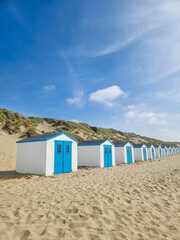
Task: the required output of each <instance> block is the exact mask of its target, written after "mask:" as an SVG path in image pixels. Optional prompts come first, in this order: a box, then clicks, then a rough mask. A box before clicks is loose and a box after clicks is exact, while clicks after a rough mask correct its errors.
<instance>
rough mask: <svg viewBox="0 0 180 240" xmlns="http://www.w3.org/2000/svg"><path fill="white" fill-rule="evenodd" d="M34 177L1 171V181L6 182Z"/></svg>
mask: <svg viewBox="0 0 180 240" xmlns="http://www.w3.org/2000/svg"><path fill="white" fill-rule="evenodd" d="M32 176H33V175H30V174H22V173H17V172H16V171H15V170H13V171H12V170H11V171H0V181H5V180H8V179H15V178H17V179H20V178H26V179H28V178H32Z"/></svg>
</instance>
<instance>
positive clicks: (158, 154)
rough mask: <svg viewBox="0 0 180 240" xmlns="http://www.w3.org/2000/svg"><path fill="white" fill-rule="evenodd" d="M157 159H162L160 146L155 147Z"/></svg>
mask: <svg viewBox="0 0 180 240" xmlns="http://www.w3.org/2000/svg"><path fill="white" fill-rule="evenodd" d="M154 147H155V152H156V158H162V147H161V146H160V145H155V146H154Z"/></svg>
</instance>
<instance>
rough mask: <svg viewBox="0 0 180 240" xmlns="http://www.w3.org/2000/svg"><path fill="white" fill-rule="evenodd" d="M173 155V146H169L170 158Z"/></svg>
mask: <svg viewBox="0 0 180 240" xmlns="http://www.w3.org/2000/svg"><path fill="white" fill-rule="evenodd" d="M171 155H172V149H171V146H169V156H171Z"/></svg>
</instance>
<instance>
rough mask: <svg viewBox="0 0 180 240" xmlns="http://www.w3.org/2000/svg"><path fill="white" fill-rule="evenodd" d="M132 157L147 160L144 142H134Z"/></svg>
mask: <svg viewBox="0 0 180 240" xmlns="http://www.w3.org/2000/svg"><path fill="white" fill-rule="evenodd" d="M133 147H134V159H135V161H137V160H142V161H147V160H148V151H147V147H146V145H145V144H134V145H133Z"/></svg>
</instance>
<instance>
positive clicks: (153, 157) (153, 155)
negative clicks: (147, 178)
mask: <svg viewBox="0 0 180 240" xmlns="http://www.w3.org/2000/svg"><path fill="white" fill-rule="evenodd" d="M152 159H155V154H154V148H152Z"/></svg>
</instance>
